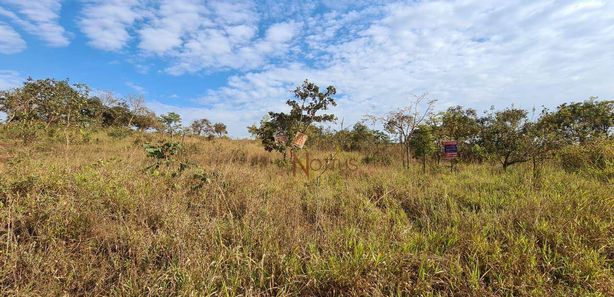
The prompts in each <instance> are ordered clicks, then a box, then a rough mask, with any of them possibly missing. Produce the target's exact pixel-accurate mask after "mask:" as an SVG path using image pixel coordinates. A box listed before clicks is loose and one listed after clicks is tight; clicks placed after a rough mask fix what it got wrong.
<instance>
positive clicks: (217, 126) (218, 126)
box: [213, 123, 228, 137]
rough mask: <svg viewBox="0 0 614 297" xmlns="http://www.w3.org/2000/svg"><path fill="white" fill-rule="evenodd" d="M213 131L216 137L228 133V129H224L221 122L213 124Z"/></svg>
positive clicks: (224, 126)
mask: <svg viewBox="0 0 614 297" xmlns="http://www.w3.org/2000/svg"><path fill="white" fill-rule="evenodd" d="M213 132H215V134H217V136H218V137H222V136H224V135H226V134H228V131H226V125H224V124H223V123H215V124H213Z"/></svg>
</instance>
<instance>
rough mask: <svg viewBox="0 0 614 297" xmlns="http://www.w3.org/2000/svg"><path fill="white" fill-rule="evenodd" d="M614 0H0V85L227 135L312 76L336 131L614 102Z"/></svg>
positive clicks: (278, 104) (241, 132)
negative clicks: (419, 111) (48, 84)
mask: <svg viewBox="0 0 614 297" xmlns="http://www.w3.org/2000/svg"><path fill="white" fill-rule="evenodd" d="M613 73H614V3H613V1H605V0H603V1H598V0H594V1H505V3H503V1H479V0H475V1H472V0H466V1H437V2H433V1H268V0H267V1H187V0H173V1H150V0H147V1H144V0H109V1H97V0H87V1H75V0H73V1H59V0H40V1H20V0H0V89H7V88H12V87H16V86H19V85H20V84H21V82H22V81H23V80H24V79H25V78H26V77H28V76H32V77H33V78H46V77H54V78H58V79H64V78H70V80H71V81H73V82H83V83H86V84H88V85H89V86H91V87H92V88H93V89H94V91H95V92H107V91H108V92H113V93H115V94H116V95H117V96H120V97H121V96H127V95H132V94H141V95H143V96H144V97H145V98H146V100H147V103H148V105H149V106H150V108H152V109H153V110H154V111H156V112H157V113H162V112H167V111H175V112H178V113H180V114H181V115H182V116H183V118H184V120H185V121H186V123H187V122H189V121H191V120H193V119H197V118H203V117H205V118H209V119H211V120H213V121H221V122H224V123H227V124H228V126H229V130H230V134H231V136H234V137H244V136H247V131H246V129H245V127H246V126H248V125H250V124H252V123H256V122H258V121H259V120H260V118H261V117H262V116H263V115H264V114H265V113H266V112H267V111H270V110H284V109H285V106H284V103H285V100H286V99H287V98H288V97H289V96H290V93H289V91H290V90H291V89H292V88H293V87H294V86H296V85H297V84H300V82H301V81H303V80H304V79H306V78H309V79H311V80H313V81H315V82H317V83H319V84H321V85H323V86H326V85H328V84H333V85H335V86H336V87H337V90H338V92H339V94H338V96H337V99H338V103H339V104H338V106H337V107H336V108H335V109H334V110H333V111H334V112H335V113H336V114H337V115H338V117H339V118H340V119H343V120H344V122H345V123H346V126H347V124H348V123H353V122H355V121H357V120H360V119H361V118H362V117H363V115H365V114H384V113H386V112H388V111H390V110H393V109H395V108H399V107H402V106H405V105H407V104H408V103H409V100H410V98H411V97H412V94H422V93H424V92H428V93H429V94H430V96H431V97H432V98H434V99H437V100H438V105H437V106H438V109H445V108H446V107H448V106H450V105H456V104H461V105H465V106H469V107H473V108H477V109H478V110H486V109H488V108H489V107H490V106H491V105H494V106H496V107H497V108H503V107H507V106H510V105H512V104H514V105H515V106H521V107H524V108H532V107H536V108H540V106H542V105H545V106H549V107H552V106H555V105H557V104H560V103H563V102H568V101H572V100H582V99H585V98H588V97H589V96H599V97H600V98H603V99H611V98H612V95H613V94H614V79H613V77H614V76H613Z"/></svg>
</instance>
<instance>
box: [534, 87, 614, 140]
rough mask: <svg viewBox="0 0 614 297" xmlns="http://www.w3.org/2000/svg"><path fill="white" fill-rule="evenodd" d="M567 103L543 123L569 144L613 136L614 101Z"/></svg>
mask: <svg viewBox="0 0 614 297" xmlns="http://www.w3.org/2000/svg"><path fill="white" fill-rule="evenodd" d="M596 99H597V98H596V97H591V98H590V99H589V100H586V101H584V102H575V103H569V104H567V103H565V104H562V105H560V106H558V108H557V110H556V111H555V112H553V113H550V114H547V115H545V116H544V119H543V121H544V122H548V125H549V126H552V127H554V128H556V130H557V131H558V132H559V133H561V134H562V136H563V137H564V138H565V139H566V140H567V141H568V142H569V143H586V142H588V141H590V140H592V139H594V138H597V137H606V136H611V133H612V127H613V126H614V101H597V100H596Z"/></svg>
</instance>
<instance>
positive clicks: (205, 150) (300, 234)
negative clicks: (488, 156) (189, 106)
mask: <svg viewBox="0 0 614 297" xmlns="http://www.w3.org/2000/svg"><path fill="white" fill-rule="evenodd" d="M156 138H158V136H151V135H135V136H130V137H128V138H125V139H122V140H114V139H111V138H108V137H107V136H106V134H104V133H99V134H97V135H95V136H94V137H92V139H91V141H90V143H89V144H72V145H69V146H66V145H65V144H63V143H61V142H57V143H52V142H49V141H43V140H40V141H37V142H34V143H32V144H30V145H20V146H15V147H14V148H13V149H12V150H13V151H12V152H11V156H12V158H11V159H10V160H9V162H8V164H7V166H8V167H9V169H10V171H9V172H10V174H3V175H2V176H1V177H0V194H1V196H0V197H1V200H0V203H1V208H0V218H1V220H2V222H3V223H2V225H1V228H2V229H0V238H1V240H2V244H1V245H2V247H1V248H0V250H1V251H2V252H1V254H0V263H1V264H2V265H1V267H2V268H1V270H0V291H1V292H2V294H3V295H63V294H68V295H130V296H142V295H157V296H168V295H370V296H377V295H448V296H452V295H454V296H491V295H492V296H540V295H542V296H548V295H568V296H572V295H573V296H580V295H592V296H612V295H614V289H613V282H612V280H613V278H614V274H613V271H612V269H613V268H612V267H613V262H612V261H613V260H614V245H613V243H614V239H613V238H614V225H613V220H612V219H613V217H612V213H614V201H613V198H612V195H611V193H612V191H613V190H614V188H613V187H612V185H611V184H607V183H603V182H602V181H599V180H594V179H590V178H587V177H582V176H579V175H572V174H567V173H565V172H563V171H562V170H560V169H558V168H557V167H556V166H549V167H548V168H546V169H545V172H544V182H543V186H542V187H541V189H540V190H534V189H533V188H532V187H530V185H531V184H532V181H531V176H532V175H531V172H530V170H528V169H527V168H523V167H522V166H519V167H516V168H514V169H513V170H511V172H508V173H502V172H500V171H499V170H497V169H495V168H492V167H490V166H488V165H463V166H460V171H459V172H457V173H450V172H448V170H447V168H445V167H443V165H442V167H434V168H432V169H431V171H430V172H429V173H428V174H426V175H422V174H421V172H420V171H421V170H420V167H419V165H415V166H414V168H415V170H409V171H407V170H403V169H401V168H400V167H401V166H396V165H391V166H389V167H384V166H373V165H365V164H359V166H358V168H357V169H356V170H355V171H338V170H331V171H328V172H326V173H324V174H322V175H321V177H320V178H319V179H316V178H309V179H308V178H306V177H305V176H303V175H298V176H296V177H294V176H292V174H291V172H290V168H289V167H287V166H286V167H283V166H278V165H276V164H275V163H274V161H275V160H276V159H277V158H278V156H276V155H274V154H269V153H266V152H264V151H263V150H262V148H261V147H260V146H259V145H258V144H257V143H255V142H252V141H232V140H216V141H205V140H201V139H195V138H186V139H185V140H184V144H183V149H182V150H181V152H180V153H179V154H178V155H177V156H176V157H175V161H174V162H171V164H170V165H169V166H161V167H160V169H159V170H157V171H152V172H146V171H145V170H144V168H146V167H147V166H148V165H150V164H151V163H152V162H153V160H151V159H149V158H147V156H146V154H145V152H144V151H143V147H142V143H143V142H144V141H146V140H149V141H154V142H155V141H156ZM311 153H312V154H313V156H318V157H325V156H327V155H328V154H329V152H315V151H312V152H311ZM337 157H338V158H341V159H347V158H356V159H360V157H361V156H360V155H358V154H353V153H341V154H340V155H338V156H337ZM181 162H183V163H185V164H187V169H185V170H183V171H178V168H179V163H181Z"/></svg>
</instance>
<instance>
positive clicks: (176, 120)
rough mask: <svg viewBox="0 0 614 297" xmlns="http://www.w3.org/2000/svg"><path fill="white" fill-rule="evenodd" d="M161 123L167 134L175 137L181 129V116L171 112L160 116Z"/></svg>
mask: <svg viewBox="0 0 614 297" xmlns="http://www.w3.org/2000/svg"><path fill="white" fill-rule="evenodd" d="M160 122H161V123H162V125H163V126H164V130H165V131H166V133H168V134H170V135H171V138H172V137H173V134H175V133H177V132H178V131H179V130H180V129H181V116H180V115H179V114H177V113H174V112H169V113H167V114H163V115H161V116H160Z"/></svg>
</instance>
